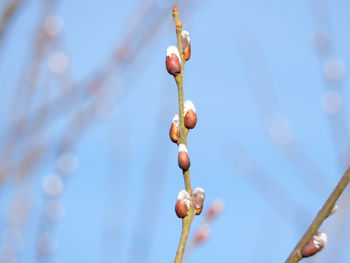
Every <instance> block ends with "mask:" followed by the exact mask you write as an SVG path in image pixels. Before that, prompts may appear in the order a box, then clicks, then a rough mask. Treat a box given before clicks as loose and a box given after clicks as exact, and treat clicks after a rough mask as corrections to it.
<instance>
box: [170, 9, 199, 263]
mask: <svg viewBox="0 0 350 263" xmlns="http://www.w3.org/2000/svg"><path fill="white" fill-rule="evenodd" d="M173 18H174V23H175V26H176V36H177V48H178V50H179V53H180V57H181V73H180V74H179V75H178V76H176V77H175V81H176V84H177V88H178V96H179V117H180V144H185V145H186V146H187V135H188V129H187V128H186V127H185V122H184V92H183V72H184V65H185V61H184V58H183V55H182V41H181V31H182V23H181V21H180V20H179V12H178V8H177V6H174V8H173ZM182 174H183V178H184V182H185V188H186V191H187V192H188V193H189V194H190V195H192V187H191V177H190V171H189V170H183V171H182ZM194 215H195V213H194V209H193V207H192V206H191V207H190V209H189V210H188V213H187V216H185V217H184V218H183V219H182V231H181V237H180V241H179V246H178V248H177V252H176V256H175V260H174V263H181V262H182V259H183V256H184V251H185V247H186V243H187V239H188V234H189V232H190V228H191V224H192V221H193V218H194Z"/></svg>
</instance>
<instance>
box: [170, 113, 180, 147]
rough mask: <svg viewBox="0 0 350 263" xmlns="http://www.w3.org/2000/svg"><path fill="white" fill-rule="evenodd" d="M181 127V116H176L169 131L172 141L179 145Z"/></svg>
mask: <svg viewBox="0 0 350 263" xmlns="http://www.w3.org/2000/svg"><path fill="white" fill-rule="evenodd" d="M179 125H180V120H179V115H177V114H176V115H175V116H174V118H173V122H172V123H171V127H170V130H169V136H170V140H171V141H172V142H174V143H177V142H178V141H179V138H180V129H179Z"/></svg>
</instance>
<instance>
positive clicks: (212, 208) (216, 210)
mask: <svg viewBox="0 0 350 263" xmlns="http://www.w3.org/2000/svg"><path fill="white" fill-rule="evenodd" d="M224 208H225V204H224V202H223V201H222V200H216V201H214V202H213V203H211V204H210V205H209V207H208V212H207V217H208V218H214V217H215V216H217V215H218V214H220V213H221V212H222V210H224Z"/></svg>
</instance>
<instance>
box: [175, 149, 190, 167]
mask: <svg viewBox="0 0 350 263" xmlns="http://www.w3.org/2000/svg"><path fill="white" fill-rule="evenodd" d="M178 164H179V167H180V168H181V169H182V170H184V171H186V170H188V169H189V168H190V165H191V163H190V157H189V156H188V153H187V147H186V145H185V144H180V145H179V155H178Z"/></svg>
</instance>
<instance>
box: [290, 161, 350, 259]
mask: <svg viewBox="0 0 350 263" xmlns="http://www.w3.org/2000/svg"><path fill="white" fill-rule="evenodd" d="M349 181H350V167H349V168H348V169H347V170H346V172H345V173H344V175H343V177H342V178H341V179H340V181H339V182H338V184H337V186H336V187H335V189H334V190H333V192H332V194H331V195H330V196H329V198H328V200H327V201H326V203H325V204H324V205H323V207H322V209H321V210H320V211H319V212H318V214H317V216H316V217H315V219H314V220H313V222H312V224H311V225H310V227H309V229H308V230H307V231H306V232H305V234H304V236H303V237H302V238H301V239H300V241H299V242H298V244H297V245H296V247H295V248H294V250H293V251H292V253H291V254H290V255H289V257H288V258H287V260H286V261H285V263H296V262H299V261H300V260H301V259H302V255H301V249H302V248H303V247H304V246H305V245H306V243H307V242H309V240H310V239H311V238H312V236H313V235H314V234H315V233H316V231H317V230H318V229H319V227H320V226H321V224H322V223H323V221H324V220H325V219H326V218H327V217H328V216H329V214H330V212H331V210H332V208H333V207H334V205H335V203H336V201H337V200H338V198H339V197H340V195H341V193H342V192H343V191H344V189H345V187H346V186H347V184H348V183H349Z"/></svg>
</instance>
